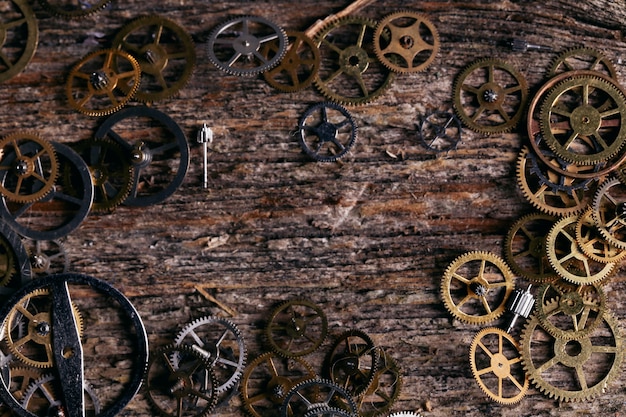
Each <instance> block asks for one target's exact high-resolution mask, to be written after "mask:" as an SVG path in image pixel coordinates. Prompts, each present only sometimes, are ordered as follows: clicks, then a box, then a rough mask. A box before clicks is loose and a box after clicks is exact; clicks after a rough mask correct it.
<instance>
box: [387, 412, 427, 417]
mask: <svg viewBox="0 0 626 417" xmlns="http://www.w3.org/2000/svg"><path fill="white" fill-rule="evenodd" d="M389 417H421V414H419V413H413V412H411V411H400V412H398V413H393V414H390V415H389Z"/></svg>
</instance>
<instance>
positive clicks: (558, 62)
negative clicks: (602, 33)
mask: <svg viewBox="0 0 626 417" xmlns="http://www.w3.org/2000/svg"><path fill="white" fill-rule="evenodd" d="M575 70H590V71H597V72H600V73H603V74H605V75H608V76H609V77H611V78H613V79H614V80H616V79H617V71H616V70H615V66H614V65H613V63H612V62H611V60H609V59H608V58H607V57H606V56H605V55H604V53H602V52H601V51H599V50H597V49H593V48H586V47H581V48H572V49H568V50H566V51H565V52H562V53H561V54H559V56H557V57H556V59H555V60H554V62H553V63H552V65H551V66H550V68H549V70H548V78H552V77H554V76H555V75H557V74H561V73H563V72H570V71H575Z"/></svg>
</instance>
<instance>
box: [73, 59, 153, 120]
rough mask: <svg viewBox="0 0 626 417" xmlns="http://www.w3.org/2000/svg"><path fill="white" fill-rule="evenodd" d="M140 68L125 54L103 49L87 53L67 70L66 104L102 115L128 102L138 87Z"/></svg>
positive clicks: (79, 109) (84, 111) (89, 113)
mask: <svg viewBox="0 0 626 417" xmlns="http://www.w3.org/2000/svg"><path fill="white" fill-rule="evenodd" d="M140 81H141V67H140V66H139V63H138V62H137V60H136V59H135V58H133V57H132V56H131V55H130V54H129V53H127V52H124V51H120V50H115V49H105V50H102V51H96V52H92V53H90V54H88V55H87V56H85V57H84V58H83V59H81V60H80V61H79V62H78V63H77V64H76V65H75V66H74V68H72V70H71V71H70V74H69V77H68V79H67V84H66V87H65V92H66V95H67V99H68V100H69V103H70V106H72V107H73V108H74V109H76V110H78V111H79V112H81V113H83V114H86V115H88V116H105V115H108V114H111V113H114V112H116V111H118V110H119V109H121V108H122V107H124V106H125V105H126V103H128V102H129V101H130V100H131V99H132V98H133V96H134V95H135V92H136V91H137V89H138V88H139V82H140Z"/></svg>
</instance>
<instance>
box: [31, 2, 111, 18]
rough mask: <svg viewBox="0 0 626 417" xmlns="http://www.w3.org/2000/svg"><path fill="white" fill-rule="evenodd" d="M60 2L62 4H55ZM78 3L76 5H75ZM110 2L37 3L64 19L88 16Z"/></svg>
mask: <svg viewBox="0 0 626 417" xmlns="http://www.w3.org/2000/svg"><path fill="white" fill-rule="evenodd" d="M56 3H62V4H56ZM77 3H78V5H77ZM109 3H111V0H96V1H95V2H93V3H90V2H86V1H80V2H75V1H59V0H39V4H41V6H42V7H43V8H44V9H46V10H47V11H48V12H49V13H50V14H52V15H53V16H60V17H63V18H66V19H78V18H81V17H85V16H89V15H92V14H94V13H97V12H99V11H100V10H103V9H104V8H105V7H107V6H108V5H109Z"/></svg>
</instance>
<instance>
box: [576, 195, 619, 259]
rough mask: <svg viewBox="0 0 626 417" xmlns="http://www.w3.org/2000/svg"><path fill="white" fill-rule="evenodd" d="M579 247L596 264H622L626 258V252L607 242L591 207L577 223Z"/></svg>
mask: <svg viewBox="0 0 626 417" xmlns="http://www.w3.org/2000/svg"><path fill="white" fill-rule="evenodd" d="M576 239H577V240H578V246H579V247H580V249H581V250H582V251H583V252H584V253H585V255H587V256H588V257H589V258H590V259H592V260H594V261H596V262H602V263H610V262H620V261H622V260H623V259H624V258H626V250H625V249H622V248H618V247H617V246H615V245H613V244H612V243H611V242H609V241H607V240H606V239H605V238H604V237H603V236H602V234H601V233H600V231H599V230H598V226H597V224H596V222H595V221H594V219H593V208H592V207H589V208H588V209H587V210H586V211H585V212H584V213H583V214H581V215H580V217H579V219H578V223H576Z"/></svg>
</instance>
